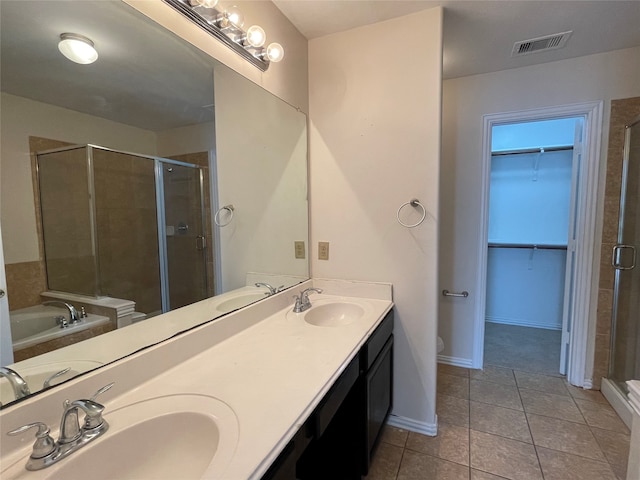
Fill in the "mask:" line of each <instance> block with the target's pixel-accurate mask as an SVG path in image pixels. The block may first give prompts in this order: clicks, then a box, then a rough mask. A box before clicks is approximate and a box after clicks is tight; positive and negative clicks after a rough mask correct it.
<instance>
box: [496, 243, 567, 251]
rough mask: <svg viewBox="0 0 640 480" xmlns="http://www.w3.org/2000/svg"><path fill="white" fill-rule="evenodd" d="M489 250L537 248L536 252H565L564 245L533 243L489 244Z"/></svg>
mask: <svg viewBox="0 0 640 480" xmlns="http://www.w3.org/2000/svg"><path fill="white" fill-rule="evenodd" d="M489 248H537V249H538V250H566V249H567V246H566V245H536V244H534V243H490V244H489Z"/></svg>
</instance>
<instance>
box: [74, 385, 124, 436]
mask: <svg viewBox="0 0 640 480" xmlns="http://www.w3.org/2000/svg"><path fill="white" fill-rule="evenodd" d="M115 383H116V382H111V383H109V384H108V385H105V386H104V387H102V388H101V389H99V390H98V391H97V392H96V393H94V394H93V396H92V397H91V398H90V399H89V401H88V402H86V403H85V405H84V412H85V416H84V426H83V427H82V428H84V429H85V430H92V429H94V428H96V427H100V426H101V425H102V424H103V423H104V420H103V419H102V412H103V411H104V406H103V405H100V404H99V403H98V402H96V398H97V397H98V395H102V394H103V393H104V392H106V391H107V390H109V389H110V388H111V387H113V386H114V385H115Z"/></svg>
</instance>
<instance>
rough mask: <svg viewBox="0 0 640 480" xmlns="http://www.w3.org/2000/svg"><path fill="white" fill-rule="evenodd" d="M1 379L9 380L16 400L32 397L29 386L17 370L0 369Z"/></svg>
mask: <svg viewBox="0 0 640 480" xmlns="http://www.w3.org/2000/svg"><path fill="white" fill-rule="evenodd" d="M0 378H6V379H7V381H8V382H9V384H10V385H11V388H12V389H13V394H14V395H15V397H16V400H18V399H20V398H24V397H26V396H27V395H31V391H30V390H29V385H27V382H25V381H24V378H22V377H21V376H20V375H19V374H18V372H16V371H15V370H11V369H10V368H7V367H0Z"/></svg>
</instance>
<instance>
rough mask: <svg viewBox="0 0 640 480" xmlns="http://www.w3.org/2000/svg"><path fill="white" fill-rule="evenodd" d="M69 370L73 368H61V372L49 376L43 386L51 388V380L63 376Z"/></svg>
mask: <svg viewBox="0 0 640 480" xmlns="http://www.w3.org/2000/svg"><path fill="white" fill-rule="evenodd" d="M69 370H71V367H67V368H65V369H64V370H60V371H59V372H56V373H54V374H53V375H51V376H50V377H49V378H47V379H46V380H45V381H44V383H43V384H42V388H49V387H50V386H51V382H52V381H53V380H54V379H56V378H58V377H61V376H62V375H64V374H65V373H67V372H68V371H69Z"/></svg>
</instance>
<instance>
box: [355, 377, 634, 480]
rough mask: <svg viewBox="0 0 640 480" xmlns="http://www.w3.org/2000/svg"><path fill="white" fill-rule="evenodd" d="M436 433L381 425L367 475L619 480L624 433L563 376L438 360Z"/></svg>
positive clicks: (398, 479) (591, 395)
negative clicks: (467, 366)
mask: <svg viewBox="0 0 640 480" xmlns="http://www.w3.org/2000/svg"><path fill="white" fill-rule="evenodd" d="M436 410H437V413H438V435H437V436H436V437H429V436H425V435H421V434H418V433H414V432H408V431H406V430H401V429H398V428H394V427H390V426H386V427H385V430H384V433H383V437H382V439H381V442H380V444H379V445H378V448H377V450H376V453H375V455H374V459H373V462H372V466H371V471H370V472H369V475H368V476H367V480H423V479H424V480H463V479H464V480H500V479H514V480H537V479H544V480H624V479H625V476H626V462H627V456H628V454H629V430H628V429H627V427H626V426H625V425H624V423H622V421H621V420H620V418H619V417H618V416H617V415H616V413H615V412H614V411H613V409H612V408H611V407H610V406H609V404H608V403H607V401H606V400H605V398H604V397H603V396H602V394H601V393H600V392H597V391H590V390H582V389H579V388H576V387H573V386H571V385H568V384H567V383H566V382H565V380H564V379H563V378H559V377H556V376H547V375H540V374H534V373H527V372H522V371H517V370H512V369H509V368H503V367H496V366H488V367H486V368H485V370H484V371H480V370H468V369H464V368H459V367H451V366H447V365H439V367H438V399H437V407H436Z"/></svg>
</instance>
